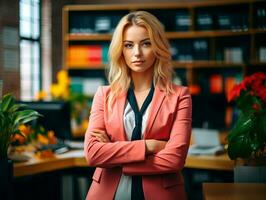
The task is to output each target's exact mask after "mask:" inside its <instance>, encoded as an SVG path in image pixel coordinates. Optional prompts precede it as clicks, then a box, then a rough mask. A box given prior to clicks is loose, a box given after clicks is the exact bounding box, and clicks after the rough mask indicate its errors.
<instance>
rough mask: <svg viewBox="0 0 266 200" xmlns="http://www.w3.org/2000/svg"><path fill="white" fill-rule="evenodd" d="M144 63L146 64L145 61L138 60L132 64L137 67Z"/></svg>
mask: <svg viewBox="0 0 266 200" xmlns="http://www.w3.org/2000/svg"><path fill="white" fill-rule="evenodd" d="M143 62H144V61H143V60H136V61H133V62H132V63H133V64H135V65H141V64H142V63H143Z"/></svg>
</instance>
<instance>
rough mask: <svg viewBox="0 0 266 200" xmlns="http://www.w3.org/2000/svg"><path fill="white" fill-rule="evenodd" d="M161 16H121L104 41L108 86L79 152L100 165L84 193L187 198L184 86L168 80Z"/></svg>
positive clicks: (142, 13) (187, 103)
mask: <svg viewBox="0 0 266 200" xmlns="http://www.w3.org/2000/svg"><path fill="white" fill-rule="evenodd" d="M169 49H170V46H169V43H168V41H167V39H166V37H165V33H164V30H163V26H162V25H161V24H160V22H159V21H158V19H156V18H155V17H154V16H153V15H151V14H150V13H148V12H145V11H136V12H133V13H130V14H128V15H126V16H124V17H123V18H122V19H121V21H120V22H119V24H118V25H117V28H116V30H115V32H114V34H113V38H112V41H111V44H110V48H109V57H110V72H109V82H110V86H104V87H100V88H99V89H98V91H97V92H96V94H95V97H94V100H93V105H92V110H91V115H90V123H89V127H88V129H87V132H86V136H85V147H84V152H85V156H86V159H87V161H88V164H89V166H93V167H97V168H96V170H95V173H94V175H93V182H92V185H91V187H90V190H89V192H88V195H87V199H106V200H108V199H110V200H111V199H138V200H139V199H152V200H154V199H167V200H168V199H185V198H186V196H185V191H184V184H183V178H182V175H181V172H180V171H181V169H182V168H183V166H184V163H185V159H186V155H187V150H188V146H189V140H190V132H191V97H190V95H189V92H188V89H187V88H186V87H182V86H176V85H174V84H173V83H172V82H171V79H172V65H171V54H170V51H169Z"/></svg>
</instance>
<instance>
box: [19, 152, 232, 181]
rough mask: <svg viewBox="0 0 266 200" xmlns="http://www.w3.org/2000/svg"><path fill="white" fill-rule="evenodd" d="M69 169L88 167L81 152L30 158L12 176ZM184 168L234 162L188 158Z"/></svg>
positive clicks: (221, 167)
mask: <svg viewBox="0 0 266 200" xmlns="http://www.w3.org/2000/svg"><path fill="white" fill-rule="evenodd" d="M71 167H88V165H87V162H86V160H85V158H84V155H83V150H75V151H70V152H67V153H64V154H61V155H56V157H55V158H47V159H37V158H31V159H30V160H29V161H27V162H23V163H15V164H14V176H15V177H19V176H26V175H33V174H37V173H43V172H49V171H54V170H60V169H66V168H71ZM185 167H187V168H196V169H211V170H228V171H231V170H233V167H234V161H231V160H230V159H229V158H228V156H227V155H226V154H223V155H219V156H190V155H189V156H188V157H187V160H186V164H185Z"/></svg>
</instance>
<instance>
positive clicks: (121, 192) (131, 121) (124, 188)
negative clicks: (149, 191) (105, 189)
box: [114, 102, 151, 200]
mask: <svg viewBox="0 0 266 200" xmlns="http://www.w3.org/2000/svg"><path fill="white" fill-rule="evenodd" d="M150 105H151V104H149V106H148V107H147V109H146V111H145V112H144V114H143V117H142V127H141V138H143V134H144V130H145V129H146V126H147V119H148V115H149V109H150ZM123 116H124V128H125V132H126V135H127V140H131V136H132V132H133V129H134V127H135V114H134V111H133V109H132V108H131V106H130V104H129V103H128V102H127V103H126V107H125V110H124V115H123ZM131 185H132V179H131V176H125V175H124V174H122V175H121V178H120V182H119V185H118V187H117V190H116V194H115V198H114V199H115V200H130V199H131Z"/></svg>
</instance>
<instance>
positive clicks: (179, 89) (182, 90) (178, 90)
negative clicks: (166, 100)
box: [172, 83, 190, 96]
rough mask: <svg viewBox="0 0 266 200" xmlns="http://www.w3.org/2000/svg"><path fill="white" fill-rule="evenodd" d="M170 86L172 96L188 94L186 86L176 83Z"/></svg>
mask: <svg viewBox="0 0 266 200" xmlns="http://www.w3.org/2000/svg"><path fill="white" fill-rule="evenodd" d="M172 88H173V94H172V95H174V96H184V95H189V96H190V93H189V90H188V87H186V86H181V85H176V84H174V83H173V84H172Z"/></svg>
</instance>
